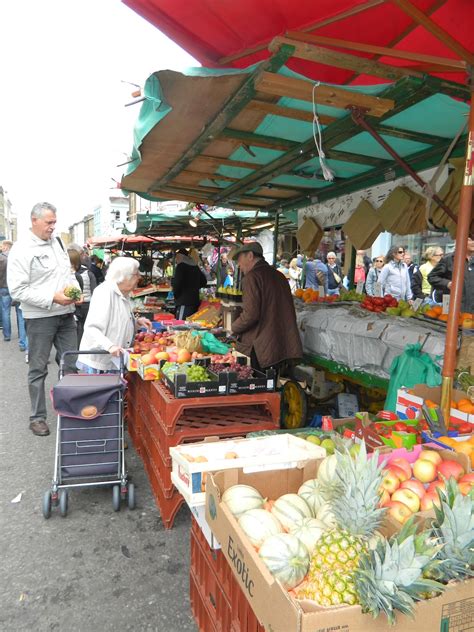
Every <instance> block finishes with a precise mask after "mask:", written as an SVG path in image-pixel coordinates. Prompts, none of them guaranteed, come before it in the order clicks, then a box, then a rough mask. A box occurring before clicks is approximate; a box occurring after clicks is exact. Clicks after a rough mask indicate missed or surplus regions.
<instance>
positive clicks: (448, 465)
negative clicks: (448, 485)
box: [438, 461, 464, 481]
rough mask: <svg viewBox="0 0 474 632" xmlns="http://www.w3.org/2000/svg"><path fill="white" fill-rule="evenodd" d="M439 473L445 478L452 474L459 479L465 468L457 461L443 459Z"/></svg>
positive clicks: (439, 466)
mask: <svg viewBox="0 0 474 632" xmlns="http://www.w3.org/2000/svg"><path fill="white" fill-rule="evenodd" d="M438 474H439V476H442V477H443V478H445V479H449V478H451V476H452V477H454V478H455V479H456V480H457V481H458V480H459V479H460V478H461V476H463V474H464V468H463V467H462V465H459V463H457V461H443V462H442V463H440V464H439V465H438Z"/></svg>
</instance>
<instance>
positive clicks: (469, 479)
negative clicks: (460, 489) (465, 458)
mask: <svg viewBox="0 0 474 632" xmlns="http://www.w3.org/2000/svg"><path fill="white" fill-rule="evenodd" d="M459 482H460V483H470V484H471V485H474V472H471V473H470V474H464V476H463V477H462V478H460V479H459Z"/></svg>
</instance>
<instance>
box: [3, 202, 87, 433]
mask: <svg viewBox="0 0 474 632" xmlns="http://www.w3.org/2000/svg"><path fill="white" fill-rule="evenodd" d="M55 226H56V208H55V207H54V206H53V205H52V204H49V203H48V202H40V203H39V204H35V206H34V207H33V209H32V211H31V230H30V232H29V234H28V236H27V237H26V238H24V239H22V240H20V241H18V242H16V243H15V244H14V245H13V247H12V249H11V251H10V254H9V257H8V272H7V274H8V288H9V290H10V294H11V296H12V298H13V299H14V300H16V301H20V303H21V309H22V311H23V315H24V318H25V323H26V331H27V334H28V343H29V365H28V388H29V394H30V401H31V415H30V430H31V431H32V432H33V434H35V435H38V436H46V435H49V428H48V425H47V423H46V400H45V388H44V383H45V379H46V376H47V375H48V360H49V356H50V353H51V349H52V346H53V344H54V346H55V348H56V351H57V354H56V358H60V357H61V355H62V354H63V353H64V352H65V351H73V350H75V349H77V330H76V323H75V321H74V309H75V308H74V301H73V300H71V299H70V298H68V297H67V296H66V295H65V294H64V290H65V289H66V287H67V286H70V285H77V283H76V282H75V279H74V277H73V275H72V273H71V264H70V262H69V257H68V255H67V253H66V251H65V249H64V247H63V245H62V243H61V241H60V240H59V239H55V238H53V232H54V229H55ZM65 370H66V372H67V373H74V372H75V371H76V369H75V357H74V356H71V357H70V358H69V359H68V361H67V362H66V365H65Z"/></svg>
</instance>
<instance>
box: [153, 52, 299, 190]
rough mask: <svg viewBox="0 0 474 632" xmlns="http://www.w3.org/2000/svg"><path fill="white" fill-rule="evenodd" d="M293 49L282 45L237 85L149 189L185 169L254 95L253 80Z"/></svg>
mask: <svg viewBox="0 0 474 632" xmlns="http://www.w3.org/2000/svg"><path fill="white" fill-rule="evenodd" d="M292 51H293V49H292V48H288V47H283V48H282V49H281V50H280V51H278V53H277V54H275V55H273V56H272V57H271V58H270V59H267V60H266V61H264V62H263V63H262V64H260V65H259V66H258V67H257V68H256V69H255V70H253V72H251V73H250V74H249V75H248V76H247V77H246V78H245V79H244V80H243V82H242V84H241V85H240V86H239V88H238V89H237V90H236V91H235V92H234V93H233V94H231V95H230V96H229V98H228V99H227V101H226V103H225V104H224V106H223V107H222V108H221V109H220V110H219V112H218V113H217V114H216V116H215V117H214V119H213V120H211V121H209V123H208V124H207V125H206V126H205V127H204V129H203V131H202V132H201V134H200V135H199V136H198V138H197V139H196V140H195V141H194V142H193V144H192V145H191V146H190V147H188V149H187V150H186V151H185V152H184V154H183V155H182V156H181V157H180V158H179V160H178V161H177V162H175V164H174V165H173V166H172V167H171V168H170V169H169V170H168V172H167V173H166V174H165V175H163V176H162V177H160V178H158V179H157V180H156V181H155V182H153V183H152V185H151V186H150V189H155V188H159V187H163V186H164V185H165V184H167V183H168V182H170V181H171V180H173V179H174V178H175V177H176V176H177V175H178V173H179V172H180V171H182V170H183V169H185V168H186V167H187V166H188V165H189V164H190V163H191V162H192V161H193V160H194V158H195V157H196V156H197V155H199V154H200V153H201V151H202V150H203V149H204V148H205V147H207V146H208V145H209V144H210V143H212V142H213V140H214V139H215V137H216V136H218V135H219V134H220V132H221V131H222V130H223V129H224V128H225V127H226V126H227V125H228V124H229V123H230V121H232V120H233V119H234V118H235V116H236V115H237V114H238V113H239V112H240V111H241V110H243V108H244V107H245V106H246V104H247V103H248V102H249V101H250V100H251V99H252V98H253V97H254V96H255V81H256V79H257V78H258V77H259V76H260V75H261V74H262V72H265V71H270V74H271V72H276V71H277V70H278V69H279V68H281V67H282V66H283V65H284V63H285V62H286V61H287V60H288V59H289V57H290V56H291V53H292Z"/></svg>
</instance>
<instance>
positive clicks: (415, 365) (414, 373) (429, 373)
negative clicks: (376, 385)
mask: <svg viewBox="0 0 474 632" xmlns="http://www.w3.org/2000/svg"><path fill="white" fill-rule="evenodd" d="M417 384H426V385H427V386H431V387H433V386H439V385H440V384H441V369H440V367H439V366H438V365H437V364H435V363H434V362H433V360H432V359H431V358H430V356H429V355H428V354H427V353H423V352H422V351H421V344H420V343H417V344H415V345H407V347H406V348H405V351H404V352H403V353H402V354H401V355H399V356H397V357H396V358H394V360H393V362H392V366H391V367H390V382H389V385H388V391H387V399H386V401H385V410H391V411H392V412H395V409H396V404H397V391H398V389H399V388H402V387H403V386H405V387H406V388H411V387H412V386H416V385H417Z"/></svg>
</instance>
